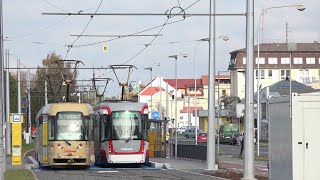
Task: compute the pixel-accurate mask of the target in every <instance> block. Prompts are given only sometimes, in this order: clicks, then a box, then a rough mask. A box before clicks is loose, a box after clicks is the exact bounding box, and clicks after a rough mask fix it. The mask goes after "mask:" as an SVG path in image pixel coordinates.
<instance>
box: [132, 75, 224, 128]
mask: <svg viewBox="0 0 320 180" xmlns="http://www.w3.org/2000/svg"><path fill="white" fill-rule="evenodd" d="M175 82H176V79H163V78H162V77H157V78H155V79H154V80H153V81H152V82H151V83H149V84H148V85H147V86H146V87H144V88H143V89H142V90H141V91H140V93H139V94H138V101H139V102H146V103H148V105H149V107H150V109H149V110H150V112H151V109H152V111H154V110H156V111H159V112H160V113H161V114H162V117H166V116H165V114H166V106H167V104H166V98H168V107H167V109H168V117H167V119H170V120H172V119H174V118H175V100H174V95H175V90H176V89H175ZM195 82H196V83H195ZM215 82H216V93H215V95H216V101H218V85H219V91H220V95H221V96H222V95H230V76H228V75H220V76H216V80H215ZM167 84H168V90H166V88H167ZM195 87H196V88H195ZM177 96H178V97H177V109H178V113H177V117H178V127H181V126H188V121H189V118H190V126H195V124H196V121H197V124H198V125H199V124H200V128H201V127H205V129H207V125H204V124H207V117H203V118H204V119H201V120H200V122H199V117H197V118H195V117H194V116H193V115H192V114H193V111H194V110H198V111H202V110H206V111H207V109H208V75H203V76H201V78H200V79H196V80H195V79H177ZM151 99H152V100H151ZM151 104H152V105H151ZM150 118H151V115H150ZM204 121H206V123H205V122H204ZM169 127H174V126H173V121H172V122H170V123H169ZM205 129H203V130H205Z"/></svg>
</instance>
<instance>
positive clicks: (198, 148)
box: [168, 141, 207, 161]
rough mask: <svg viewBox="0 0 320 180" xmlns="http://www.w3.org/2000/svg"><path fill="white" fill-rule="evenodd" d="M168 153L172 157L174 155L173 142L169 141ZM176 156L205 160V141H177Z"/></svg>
mask: <svg viewBox="0 0 320 180" xmlns="http://www.w3.org/2000/svg"><path fill="white" fill-rule="evenodd" d="M168 151H169V153H168V154H169V155H170V157H173V156H174V155H175V142H174V141H169V149H168ZM177 157H178V158H184V159H193V160H200V161H206V160H207V142H197V143H196V142H195V141H178V151H177Z"/></svg>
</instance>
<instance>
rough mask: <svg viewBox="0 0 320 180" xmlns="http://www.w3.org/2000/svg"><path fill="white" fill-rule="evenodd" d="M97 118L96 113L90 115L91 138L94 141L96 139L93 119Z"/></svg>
mask: <svg viewBox="0 0 320 180" xmlns="http://www.w3.org/2000/svg"><path fill="white" fill-rule="evenodd" d="M94 119H95V116H94V115H91V116H90V121H89V140H90V141H93V140H94V128H93V126H94V125H93V121H94Z"/></svg>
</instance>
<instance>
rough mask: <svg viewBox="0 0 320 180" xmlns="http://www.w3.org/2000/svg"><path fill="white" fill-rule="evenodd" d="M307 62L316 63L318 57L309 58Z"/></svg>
mask: <svg viewBox="0 0 320 180" xmlns="http://www.w3.org/2000/svg"><path fill="white" fill-rule="evenodd" d="M306 63H307V64H315V63H316V58H307V59H306Z"/></svg>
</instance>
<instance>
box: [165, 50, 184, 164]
mask: <svg viewBox="0 0 320 180" xmlns="http://www.w3.org/2000/svg"><path fill="white" fill-rule="evenodd" d="M183 57H184V58H186V57H187V55H183ZM169 58H174V60H175V65H174V69H175V70H174V72H175V79H176V83H175V91H174V103H175V117H174V118H175V119H174V126H175V146H174V148H175V149H174V150H175V151H174V156H175V158H177V157H178V135H177V134H178V133H177V128H178V102H177V91H178V79H177V74H178V70H177V69H178V68H177V60H178V55H172V56H169Z"/></svg>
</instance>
